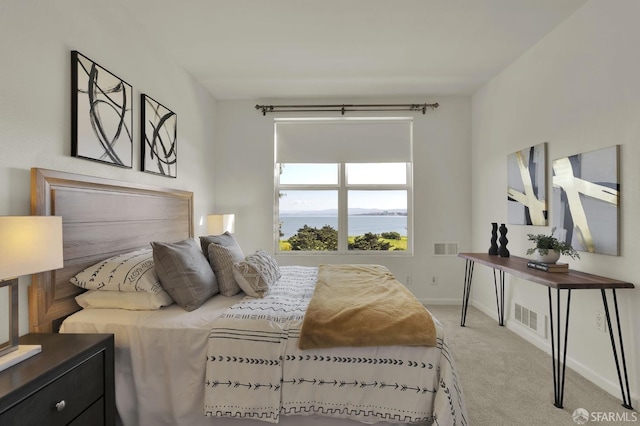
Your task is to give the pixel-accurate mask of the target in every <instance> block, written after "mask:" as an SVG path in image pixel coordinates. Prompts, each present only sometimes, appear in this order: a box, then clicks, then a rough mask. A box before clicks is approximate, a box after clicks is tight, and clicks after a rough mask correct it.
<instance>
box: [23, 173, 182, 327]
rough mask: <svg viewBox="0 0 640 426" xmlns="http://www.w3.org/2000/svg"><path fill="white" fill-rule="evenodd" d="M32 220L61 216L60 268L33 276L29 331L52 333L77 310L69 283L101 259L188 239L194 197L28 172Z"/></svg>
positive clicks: (107, 181)
mask: <svg viewBox="0 0 640 426" xmlns="http://www.w3.org/2000/svg"><path fill="white" fill-rule="evenodd" d="M31 214H32V215H38V216H62V238H63V245H64V249H63V250H64V251H63V253H64V267H63V268H62V269H58V270H56V271H51V272H45V273H41V274H35V275H33V279H32V284H31V287H29V329H30V331H31V332H34V333H51V332H57V331H58V329H59V327H60V324H61V323H62V321H63V320H64V319H65V318H66V317H67V316H69V315H71V314H72V313H74V312H76V311H78V310H80V307H79V306H78V304H77V303H76V301H75V296H77V295H78V294H80V293H81V292H82V291H83V290H82V289H80V288H78V287H76V286H74V285H72V284H71V283H70V282H69V278H71V277H72V276H74V275H75V274H76V273H78V272H79V271H81V270H83V269H84V268H86V267H88V266H91V265H93V264H95V263H97V262H98V261H100V260H102V259H106V258H108V257H111V256H114V255H116V254H118V253H123V252H126V251H130V250H133V249H136V248H140V247H149V243H150V242H151V241H162V242H174V241H180V240H184V239H187V238H193V193H192V192H188V191H181V190H176V189H168V188H161V187H155V186H150V185H141V184H134V183H129V182H123V181H117V180H110V179H103V178H97V177H92V176H84V175H78V174H73V173H65V172H58V171H53V170H45V169H37V168H34V169H31Z"/></svg>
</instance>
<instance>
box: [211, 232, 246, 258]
mask: <svg viewBox="0 0 640 426" xmlns="http://www.w3.org/2000/svg"><path fill="white" fill-rule="evenodd" d="M209 244H217V245H219V246H222V247H235V248H237V249H240V245H239V244H238V242H237V241H236V239H235V238H234V236H233V235H232V234H231V233H230V232H229V231H227V232H225V233H224V234H220V235H207V236H206V237H200V246H201V247H202V253H204V257H206V258H207V262H211V259H210V258H209ZM240 251H242V250H241V249H240ZM242 257H243V258H244V254H243V255H242Z"/></svg>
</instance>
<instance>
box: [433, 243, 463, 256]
mask: <svg viewBox="0 0 640 426" xmlns="http://www.w3.org/2000/svg"><path fill="white" fill-rule="evenodd" d="M433 254H434V255H435V256H457V255H458V243H434V244H433Z"/></svg>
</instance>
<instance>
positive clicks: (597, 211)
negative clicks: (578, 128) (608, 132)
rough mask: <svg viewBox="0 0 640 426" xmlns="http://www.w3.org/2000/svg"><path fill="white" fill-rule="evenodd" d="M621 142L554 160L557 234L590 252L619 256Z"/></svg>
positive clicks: (554, 215)
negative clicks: (619, 167) (619, 165)
mask: <svg viewBox="0 0 640 426" xmlns="http://www.w3.org/2000/svg"><path fill="white" fill-rule="evenodd" d="M619 151H620V148H619V145H615V146H612V147H609V148H604V149H599V150H597V151H591V152H587V153H583V154H578V155H572V156H570V157H565V158H559V159H557V160H553V205H554V212H553V226H555V227H556V237H557V238H558V239H560V240H564V241H567V242H570V243H571V245H573V248H575V249H576V250H579V251H585V252H590V253H602V254H609V255H615V256H617V255H619V244H618V234H619V228H618V226H619V224H618V223H619V220H618V218H619V205H620V200H619V191H620V183H619V174H618V162H619Z"/></svg>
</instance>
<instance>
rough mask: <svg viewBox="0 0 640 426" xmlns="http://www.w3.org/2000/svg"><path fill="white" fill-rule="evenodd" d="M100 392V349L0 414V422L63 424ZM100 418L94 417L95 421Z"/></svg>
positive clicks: (101, 391)
mask: <svg viewBox="0 0 640 426" xmlns="http://www.w3.org/2000/svg"><path fill="white" fill-rule="evenodd" d="M103 395H104V353H103V352H100V353H98V354H96V355H94V356H93V357H91V358H89V359H88V360H86V361H85V362H83V363H81V364H79V365H77V366H76V367H74V368H73V369H71V370H69V371H68V372H66V373H65V374H63V375H62V376H60V377H58V378H57V379H55V380H54V381H52V382H50V383H48V384H46V386H44V387H43V388H42V389H41V390H39V391H36V393H34V394H32V395H31V396H29V397H27V398H26V399H25V400H23V401H21V402H20V403H18V404H16V405H15V406H14V407H12V408H11V409H9V410H8V411H6V412H5V413H3V414H2V415H0V424H3V425H4V424H7V425H12V424H16V425H18V424H19V425H43V424H46V425H66V424H68V423H70V422H71V421H72V420H73V419H74V418H76V417H77V416H78V415H80V414H81V413H82V412H83V411H85V410H86V409H87V408H89V407H90V406H91V405H92V404H93V403H94V402H96V401H97V400H98V399H100V398H101V397H102V396H103ZM56 404H57V407H56ZM103 421H104V419H96V421H95V424H100V423H102V422H103Z"/></svg>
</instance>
